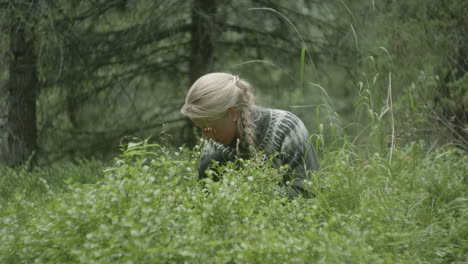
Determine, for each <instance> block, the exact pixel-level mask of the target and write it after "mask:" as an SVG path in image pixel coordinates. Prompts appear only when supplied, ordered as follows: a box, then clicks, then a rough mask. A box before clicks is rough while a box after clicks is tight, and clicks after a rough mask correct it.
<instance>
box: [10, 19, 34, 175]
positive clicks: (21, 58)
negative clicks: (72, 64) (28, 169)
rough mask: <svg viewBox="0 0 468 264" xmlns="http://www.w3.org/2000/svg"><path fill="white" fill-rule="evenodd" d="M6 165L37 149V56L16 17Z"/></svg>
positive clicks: (19, 161) (12, 32) (12, 30)
mask: <svg viewBox="0 0 468 264" xmlns="http://www.w3.org/2000/svg"><path fill="white" fill-rule="evenodd" d="M10 51H11V58H10V62H9V74H10V76H9V81H8V92H9V95H8V116H7V129H8V137H7V157H6V159H7V164H8V165H9V166H12V167H14V166H19V165H22V164H24V163H25V161H26V160H27V159H28V158H29V157H30V155H31V154H32V153H33V152H34V151H35V150H36V149H37V142H36V141H37V139H36V138H37V125H36V95H37V86H38V79H37V72H36V56H35V53H34V42H33V38H32V33H30V31H28V30H27V26H26V24H25V22H24V21H21V20H20V19H19V18H17V19H15V20H14V21H13V23H12V24H11V28H10Z"/></svg>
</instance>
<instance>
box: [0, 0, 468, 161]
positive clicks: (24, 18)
mask: <svg viewBox="0 0 468 264" xmlns="http://www.w3.org/2000/svg"><path fill="white" fill-rule="evenodd" d="M467 13H468V2H467V1H465V0H454V1H442V0H432V1H427V0H416V1H395V0H381V1H370V0H369V1H345V0H332V1H318V0H302V1H279V0H238V1H226V0H192V1H181V0H161V1H149V0H106V1H104V0H82V1H66V0H29V1H26V0H15V1H13V0H10V1H5V0H0V162H2V163H5V164H7V165H9V166H17V165H21V164H24V163H25V162H27V161H31V163H33V164H38V165H50V164H52V163H55V162H60V161H66V160H74V159H76V158H86V159H89V158H95V159H109V158H111V157H113V156H114V155H115V154H116V153H117V152H118V151H119V144H120V140H121V138H122V137H124V136H135V137H139V138H148V137H151V140H153V141H155V142H158V143H160V144H165V145H167V146H180V145H182V144H185V145H188V146H191V145H193V144H195V142H196V141H197V137H198V136H199V134H198V132H197V131H196V129H194V127H193V125H192V124H191V123H190V121H189V120H187V119H186V118H184V117H183V116H182V115H181V114H180V111H179V110H180V107H181V106H182V104H183V101H184V97H185V93H186V91H187V90H188V88H189V87H190V85H191V84H192V82H193V81H194V80H196V79H197V78H198V77H199V76H201V75H203V74H204V73H208V72H213V71H226V72H231V73H234V74H238V75H239V76H240V77H241V78H244V79H246V80H248V81H249V82H251V83H252V84H253V85H254V86H255V88H256V91H257V96H258V98H259V104H260V105H263V106H267V107H275V108H282V109H285V110H289V111H292V112H294V113H296V114H297V115H299V116H300V117H301V118H302V120H303V121H304V123H305V124H306V125H307V126H308V128H309V130H310V132H311V133H312V134H315V135H316V137H322V138H321V139H320V141H316V142H321V144H319V146H317V147H319V148H321V147H333V146H334V144H340V143H338V140H337V139H338V138H348V139H350V141H353V142H358V143H359V144H360V145H359V146H361V147H362V148H369V149H373V148H386V147H392V148H393V147H397V146H399V145H403V144H406V143H408V142H412V141H416V140H424V141H427V142H428V143H429V144H428V146H437V145H443V144H456V145H457V146H458V147H459V148H462V149H465V150H467V148H468V145H467V140H468V136H467V134H468V132H467V113H466V112H467V111H466V106H467V102H468V96H467V90H468V89H467V88H468V75H467V73H466V72H467V69H468V59H467V54H468V45H467V43H468V18H467V17H468V16H466V14H467ZM372 127H374V128H377V129H372ZM370 133H381V136H380V137H372V139H373V141H372V142H369V141H368V140H367V137H366V135H369V134H370ZM375 138H377V139H378V142H375V140H374V139H375Z"/></svg>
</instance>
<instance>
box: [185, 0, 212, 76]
mask: <svg viewBox="0 0 468 264" xmlns="http://www.w3.org/2000/svg"><path fill="white" fill-rule="evenodd" d="M215 17H216V0H194V1H193V5H192V29H191V41H190V42H191V53H192V54H191V60H190V82H191V83H193V82H195V81H196V80H197V79H198V78H199V77H200V76H201V75H203V74H205V73H207V72H208V70H209V69H210V66H211V62H212V58H213V50H214V45H213V39H212V36H213V35H214V33H215V32H214V31H215Z"/></svg>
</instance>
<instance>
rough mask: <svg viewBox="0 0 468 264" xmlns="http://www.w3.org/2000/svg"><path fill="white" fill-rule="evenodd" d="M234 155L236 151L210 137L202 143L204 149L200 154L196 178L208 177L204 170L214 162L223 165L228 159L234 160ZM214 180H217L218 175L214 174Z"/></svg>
mask: <svg viewBox="0 0 468 264" xmlns="http://www.w3.org/2000/svg"><path fill="white" fill-rule="evenodd" d="M235 157H236V151H235V150H234V149H233V148H231V147H228V146H224V145H222V144H220V143H217V142H216V141H214V140H212V139H210V140H206V141H205V144H204V150H203V152H202V154H201V156H200V166H199V167H198V178H199V179H203V178H206V177H208V176H207V175H206V170H207V169H209V168H210V167H211V165H213V164H214V163H215V162H218V163H219V164H220V165H223V164H225V163H226V162H228V161H232V160H234V159H235ZM214 180H219V177H217V176H216V177H215V178H214Z"/></svg>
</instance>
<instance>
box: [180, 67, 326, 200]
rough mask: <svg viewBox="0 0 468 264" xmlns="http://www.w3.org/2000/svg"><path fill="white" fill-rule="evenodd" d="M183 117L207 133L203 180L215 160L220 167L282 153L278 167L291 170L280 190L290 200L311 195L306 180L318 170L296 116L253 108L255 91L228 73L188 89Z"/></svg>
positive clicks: (203, 79)
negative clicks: (239, 158)
mask: <svg viewBox="0 0 468 264" xmlns="http://www.w3.org/2000/svg"><path fill="white" fill-rule="evenodd" d="M181 112H182V114H183V115H185V116H187V117H189V118H190V119H191V120H192V121H193V122H194V124H195V125H196V126H198V127H199V128H200V129H201V130H202V133H203V137H204V138H205V139H207V140H206V141H205V145H204V150H203V152H202V155H201V158H200V166H199V169H198V173H199V177H200V178H205V177H207V176H206V173H205V172H206V170H207V169H209V167H210V166H211V165H212V163H213V161H218V162H220V163H221V164H222V163H225V162H227V161H232V160H235V159H236V157H244V158H245V157H253V156H255V155H256V154H257V152H258V151H263V153H264V154H274V153H280V154H279V155H278V156H277V158H276V159H275V161H274V162H275V165H277V166H281V165H285V164H288V165H289V167H290V169H289V172H288V173H286V175H284V176H283V180H282V182H281V183H280V186H282V187H285V188H281V189H282V190H283V192H284V193H286V194H287V195H288V196H289V197H296V196H298V195H300V194H302V195H307V192H308V191H307V187H306V185H305V184H304V182H303V180H306V179H308V178H309V177H310V175H309V174H308V171H309V170H317V169H318V167H319V164H318V161H317V158H316V155H315V152H314V148H313V146H310V145H308V138H309V132H308V131H307V129H306V127H305V126H304V124H303V123H302V121H301V120H300V119H299V118H298V117H297V116H295V115H294V114H292V113H290V112H287V111H283V110H277V109H267V108H262V107H259V106H256V105H255V97H254V94H253V90H252V87H251V85H250V84H249V83H247V82H246V81H244V80H242V79H239V77H238V76H236V75H232V74H229V73H209V74H206V75H204V76H202V77H200V78H199V79H198V80H197V81H195V83H194V84H193V85H192V87H190V89H189V91H188V93H187V97H186V99H185V104H184V106H183V107H182V110H181Z"/></svg>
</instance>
